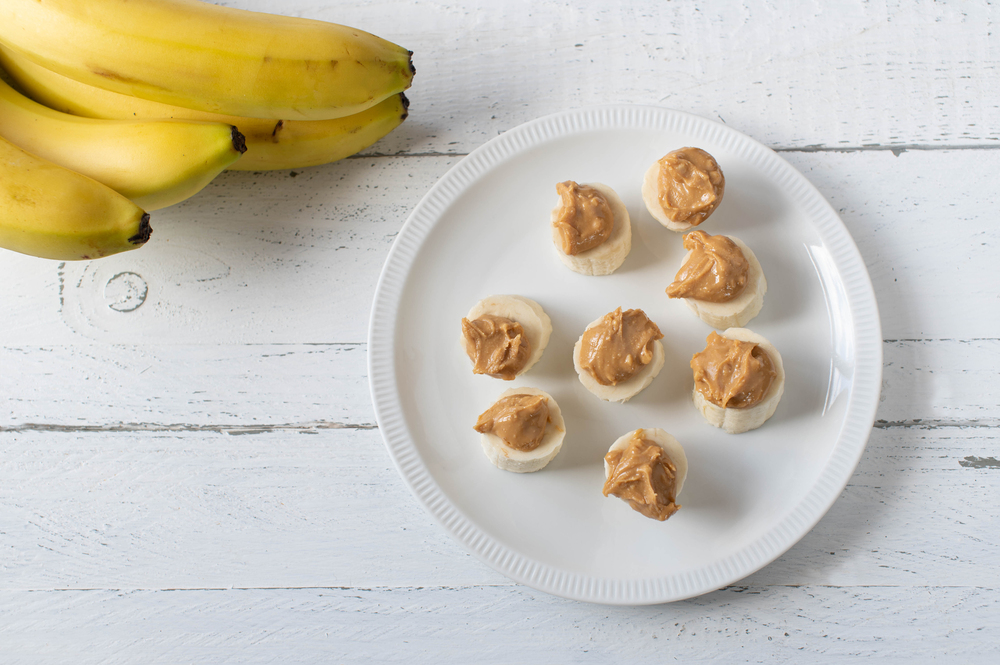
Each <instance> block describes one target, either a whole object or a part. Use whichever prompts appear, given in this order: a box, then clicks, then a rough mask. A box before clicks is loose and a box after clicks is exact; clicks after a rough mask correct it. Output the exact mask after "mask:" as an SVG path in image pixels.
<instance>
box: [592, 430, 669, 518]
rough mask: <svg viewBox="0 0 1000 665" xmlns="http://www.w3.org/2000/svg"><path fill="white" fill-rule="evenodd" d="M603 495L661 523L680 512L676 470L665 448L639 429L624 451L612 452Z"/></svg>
mask: <svg viewBox="0 0 1000 665" xmlns="http://www.w3.org/2000/svg"><path fill="white" fill-rule="evenodd" d="M604 461H605V462H607V463H608V477H607V479H606V480H605V481H604V496H608V495H609V494H613V495H614V496H617V497H618V498H620V499H624V500H625V501H628V503H629V505H630V506H632V509H633V510H635V511H638V512H639V513H642V514H643V515H645V516H646V517H651V518H653V519H654V520H660V521H661V522H662V521H663V520H665V519H667V518H668V517H670V516H671V515H673V514H674V513H676V512H677V511H678V509H680V506H679V505H677V503H676V499H677V491H676V487H677V467H676V466H674V463H673V462H672V461H671V460H670V457H668V456H667V453H666V451H665V450H663V448H661V447H660V446H658V445H657V444H656V443H654V442H652V441H650V440H649V439H644V438H643V431H642V430H641V429H640V430H636V431H635V433H634V434H633V435H632V438H631V439H629V442H628V445H627V446H626V447H625V448H624V449H622V450H612V451H609V452H608V454H607V455H605V456H604Z"/></svg>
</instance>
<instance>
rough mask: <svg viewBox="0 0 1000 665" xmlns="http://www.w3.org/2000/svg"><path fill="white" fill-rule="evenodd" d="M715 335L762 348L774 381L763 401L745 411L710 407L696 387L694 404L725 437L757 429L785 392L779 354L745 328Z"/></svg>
mask: <svg viewBox="0 0 1000 665" xmlns="http://www.w3.org/2000/svg"><path fill="white" fill-rule="evenodd" d="M719 334H720V335H721V336H722V337H725V338H727V339H736V340H739V341H741V342H750V343H753V344H756V345H757V346H759V347H760V348H762V349H763V350H764V351H765V352H766V353H767V355H768V357H769V358H770V359H771V364H772V365H773V366H774V370H775V373H776V374H775V377H774V380H773V381H772V382H771V385H770V387H769V388H768V390H767V394H766V395H765V396H764V399H763V400H761V401H760V402H758V403H757V404H755V405H754V406H751V407H749V408H744V409H735V408H731V407H730V408H723V407H721V406H718V405H716V404H713V403H712V402H709V401H708V400H707V399H706V398H705V396H704V395H702V394H701V392H699V391H698V388H697V386H696V387H695V388H694V389H693V390H692V395H693V396H694V405H695V406H696V407H697V408H698V411H699V412H701V415H702V416H704V417H705V420H707V421H708V422H709V424H711V425H714V426H716V427H719V428H721V429H724V430H725V431H726V432H728V433H729V434H740V433H742V432H748V431H750V430H752V429H757V428H758V427H760V426H761V425H763V424H764V422H765V421H767V419H768V418H770V417H771V416H773V415H774V410H775V409H777V408H778V402H780V401H781V395H782V393H783V392H784V391H785V369H784V366H783V365H782V363H781V354H779V353H778V350H777V349H776V348H774V345H773V344H771V343H770V342H769V341H767V340H766V339H764V338H763V337H761V336H760V335H758V334H757V333H755V332H752V331H750V330H747V329H746V328H729V329H728V330H726V331H724V332H722V333H719Z"/></svg>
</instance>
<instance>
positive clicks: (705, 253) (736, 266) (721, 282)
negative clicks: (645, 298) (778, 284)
mask: <svg viewBox="0 0 1000 665" xmlns="http://www.w3.org/2000/svg"><path fill="white" fill-rule="evenodd" d="M684 249H686V250H688V251H689V252H690V254H689V255H688V257H687V259H685V261H684V264H683V265H682V266H681V268H680V270H678V271H677V275H676V277H674V281H673V283H671V284H670V286H668V287H667V295H668V296H670V297H671V298H693V299H694V300H702V301H705V302H729V301H730V300H733V299H735V298H738V297H739V295H740V294H741V293H743V290H744V289H745V288H746V286H747V281H748V280H749V277H750V262H749V261H747V258H746V257H745V256H743V251H742V250H741V249H740V248H739V247H738V246H737V245H736V243H735V242H733V241H732V240H730V239H729V238H727V237H726V236H724V235H717V236H710V235H708V234H707V233H705V232H704V231H691V232H690V233H688V234H687V235H686V236H684Z"/></svg>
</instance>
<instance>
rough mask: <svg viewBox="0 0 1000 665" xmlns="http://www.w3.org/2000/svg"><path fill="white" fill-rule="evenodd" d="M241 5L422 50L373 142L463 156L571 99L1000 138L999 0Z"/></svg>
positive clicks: (896, 135)
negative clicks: (403, 105) (385, 130)
mask: <svg viewBox="0 0 1000 665" xmlns="http://www.w3.org/2000/svg"><path fill="white" fill-rule="evenodd" d="M234 4H235V5H237V6H242V7H248V8H257V9H262V10H264V11H272V12H275V11H277V12H281V13H289V14H297V15H302V16H309V17H312V18H320V19H324V20H331V21H335V22H339V23H346V24H348V25H352V26H355V27H358V28H361V29H363V30H368V31H370V32H374V33H375V34H378V35H380V36H382V37H385V38H387V39H390V40H392V41H394V42H396V43H399V44H402V45H404V46H405V47H406V48H409V49H411V50H413V51H414V63H415V64H416V67H417V75H416V77H415V79H414V85H413V87H412V88H411V89H410V90H409V91H408V92H407V94H408V95H409V96H410V98H411V100H412V102H413V105H412V106H411V109H410V110H411V117H410V119H408V120H407V122H406V123H404V125H403V127H402V128H401V129H400V130H398V131H397V132H394V133H393V134H391V135H390V137H389V139H388V140H387V141H384V142H383V144H382V145H381V146H379V148H378V149H379V150H380V151H383V152H386V153H389V154H392V153H395V152H396V151H399V150H402V151H406V152H409V153H426V152H441V151H445V152H454V153H465V152H468V151H469V150H471V149H473V148H474V147H476V146H478V145H479V144H481V143H482V142H483V141H485V140H487V139H489V138H492V137H493V136H495V135H496V134H498V133H500V132H502V131H505V130H507V129H510V128H511V127H514V126H516V125H518V124H520V123H522V122H525V121H528V120H532V119H534V118H536V117H539V116H542V115H547V114H549V113H555V112H559V111H563V110H565V109H570V108H579V107H583V106H593V105H597V104H608V103H619V102H625V103H637V104H653V105H660V106H666V107H670V108H677V109H680V110H685V111H690V112H692V113H696V114H698V115H702V116H706V117H710V118H715V119H719V120H722V121H723V122H726V123H728V124H730V125H732V126H733V127H737V128H739V129H740V130H741V131H744V132H746V133H748V134H750V135H751V136H754V137H756V138H758V139H759V140H761V141H763V142H765V143H767V144H768V145H772V146H776V147H795V148H811V147H814V146H824V147H833V148H838V147H846V146H871V145H875V146H906V145H914V144H921V145H928V146H948V145H952V146H954V145H968V144H984V143H985V144H990V145H994V146H996V145H998V142H1000V130H998V128H997V125H996V123H995V122H994V120H993V119H994V118H995V117H996V115H997V113H998V111H1000V97H998V96H997V94H996V92H997V90H1000V51H998V49H997V47H996V40H995V30H994V26H995V25H996V21H997V18H998V17H997V10H996V7H995V6H992V5H990V4H989V3H986V2H983V1H979V2H964V3H955V2H951V3H947V2H942V3H918V4H908V5H904V6H900V5H895V4H891V3H885V2H873V3H868V2H862V1H861V0H838V1H837V2H831V3H823V4H821V5H815V4H808V3H806V4H803V3H789V4H788V5H787V6H782V7H781V9H780V10H778V9H776V8H768V7H763V6H755V5H749V6H739V5H736V4H734V3H713V4H711V5H709V6H700V5H699V6H695V5H691V4H689V3H641V4H635V3H631V4H625V3H620V4H619V3H616V4H610V5H609V4H608V3H604V2H600V1H599V0H587V1H584V2H576V3H573V6H572V7H566V6H565V4H563V3H558V2H553V1H551V0H550V1H546V2H526V1H525V0H521V1H520V2H504V3H490V2H485V1H479V2H474V1H469V0H466V1H462V2H455V1H452V2H448V1H442V0H436V1H435V2H432V3H410V2H405V1H404V0H383V1H380V2H377V3H356V4H354V5H350V6H348V5H336V6H330V5H329V3H325V2H318V1H317V0H301V1H299V2H294V3H292V2H289V3H284V4H281V5H280V6H279V5H278V4H277V3H275V2H273V0H241V1H240V2H238V3H234Z"/></svg>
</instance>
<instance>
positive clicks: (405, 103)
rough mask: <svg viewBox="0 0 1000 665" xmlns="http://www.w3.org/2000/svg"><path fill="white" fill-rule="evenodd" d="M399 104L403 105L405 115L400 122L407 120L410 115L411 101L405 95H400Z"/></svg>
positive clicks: (402, 115) (403, 114)
mask: <svg viewBox="0 0 1000 665" xmlns="http://www.w3.org/2000/svg"><path fill="white" fill-rule="evenodd" d="M399 102H400V103H401V104H402V105H403V113H402V114H401V117H400V120H406V118H407V117H409V115H410V100H409V99H408V98H407V97H406V95H404V94H403V93H399Z"/></svg>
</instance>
